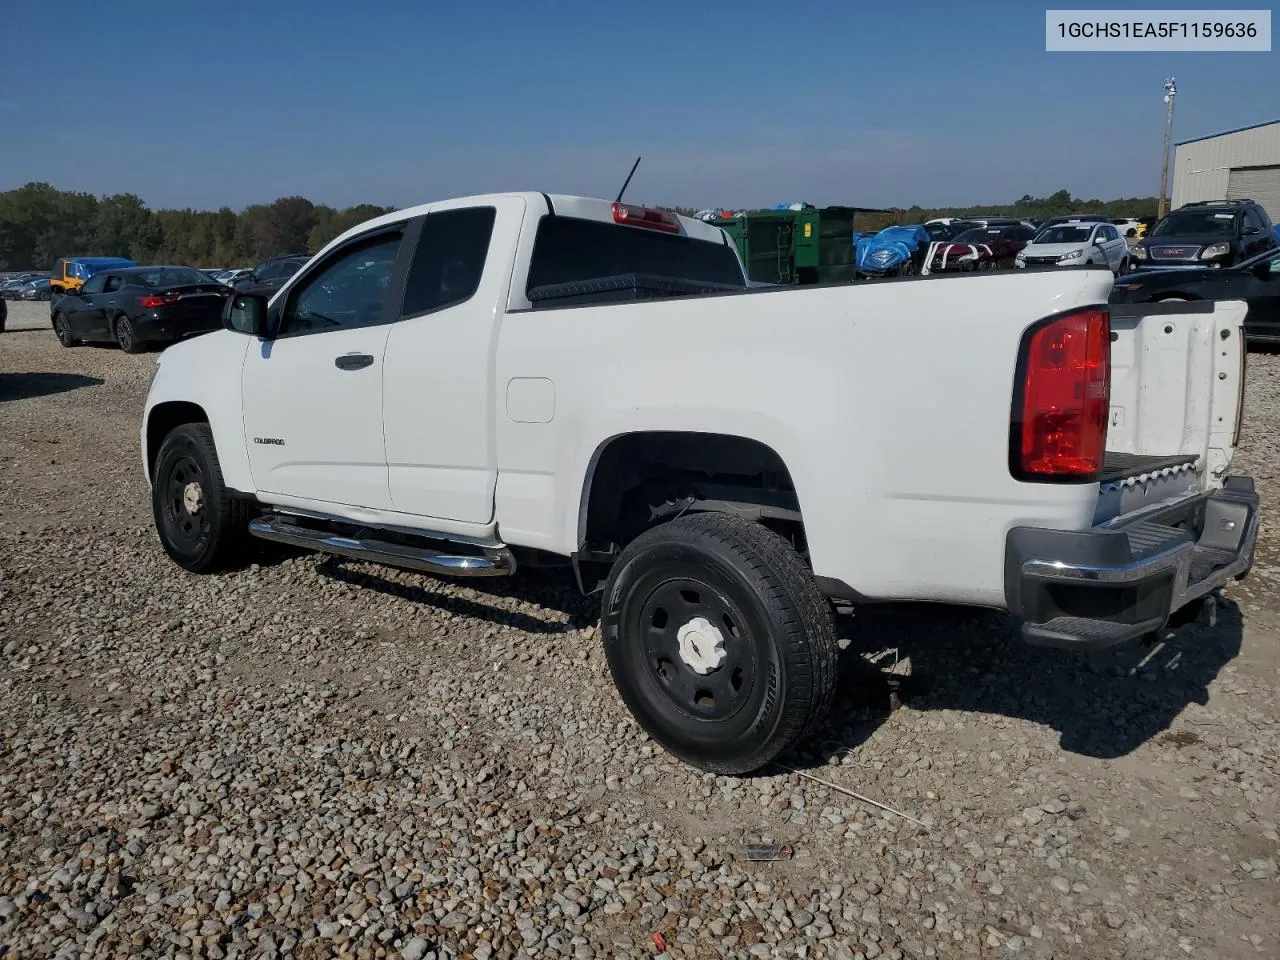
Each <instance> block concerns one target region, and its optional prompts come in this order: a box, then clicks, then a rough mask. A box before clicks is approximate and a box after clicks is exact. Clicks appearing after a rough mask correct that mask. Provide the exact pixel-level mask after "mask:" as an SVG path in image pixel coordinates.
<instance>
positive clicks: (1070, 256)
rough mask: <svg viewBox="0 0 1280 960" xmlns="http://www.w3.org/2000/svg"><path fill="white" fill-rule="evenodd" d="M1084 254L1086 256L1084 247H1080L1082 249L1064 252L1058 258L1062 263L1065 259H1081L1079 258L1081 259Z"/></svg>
mask: <svg viewBox="0 0 1280 960" xmlns="http://www.w3.org/2000/svg"><path fill="white" fill-rule="evenodd" d="M1083 256H1084V250H1083V249H1080V250H1072V251H1070V252H1068V253H1064V254H1063V255H1062V256H1060V257H1059V258H1058V262H1059V263H1062V261H1063V260H1079V259H1080V258H1081V257H1083Z"/></svg>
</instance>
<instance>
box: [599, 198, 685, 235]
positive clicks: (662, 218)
mask: <svg viewBox="0 0 1280 960" xmlns="http://www.w3.org/2000/svg"><path fill="white" fill-rule="evenodd" d="M613 222H614V223H622V224H625V225H626V226H628V227H646V228H648V229H650V230H661V231H662V232H663V233H679V232H680V218H679V217H677V216H676V215H675V214H674V213H667V212H666V211H665V210H654V209H652V208H651V207H637V206H635V205H633V204H630V203H614V205H613Z"/></svg>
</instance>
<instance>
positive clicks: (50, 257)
mask: <svg viewBox="0 0 1280 960" xmlns="http://www.w3.org/2000/svg"><path fill="white" fill-rule="evenodd" d="M392 209H393V208H391V207H380V206H377V205H375V204H371V203H362V204H359V205H358V206H354V207H347V208H346V209H342V210H339V209H335V208H334V207H330V206H327V205H326V204H322V203H321V204H317V203H312V202H311V201H310V200H308V199H306V198H305V197H281V198H280V199H279V200H276V201H275V202H274V203H266V204H254V205H252V206H249V207H246V208H245V209H244V210H241V211H240V212H238V213H237V212H236V211H234V210H232V209H231V208H230V207H223V208H222V209H220V210H192V209H186V210H151V209H150V208H148V207H147V205H146V204H145V203H144V202H143V201H142V199H141V198H140V197H137V196H135V195H134V194H132V193H118V194H114V195H112V196H106V197H102V198H101V199H99V198H98V197H95V196H94V195H93V194H90V193H79V192H75V191H70V190H58V189H55V188H54V187H52V186H50V185H49V184H47V183H28V184H26V185H25V186H23V187H19V188H18V189H16V190H8V191H5V192H3V193H0V270H47V269H49V268H50V267H52V266H53V263H54V261H55V260H57V259H58V258H59V257H72V256H75V257H93V256H106V257H128V258H129V259H131V260H136V261H137V262H138V263H182V264H189V265H191V266H196V267H231V266H252V265H254V264H255V263H259V262H261V261H262V260H265V259H267V258H268V257H274V256H280V255H282V254H287V253H314V252H315V251H317V250H319V249H320V248H321V247H323V246H324V245H325V244H326V243H328V242H329V241H330V240H332V239H333V238H334V237H336V236H338V235H339V234H341V233H342V232H343V231H345V230H347V229H349V228H351V227H354V226H355V225H356V224H358V223H362V222H363V221H365V220H368V219H370V218H371V217H377V216H381V215H382V214H384V213H389V212H390V211H391V210H392Z"/></svg>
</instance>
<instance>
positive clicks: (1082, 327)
mask: <svg viewBox="0 0 1280 960" xmlns="http://www.w3.org/2000/svg"><path fill="white" fill-rule="evenodd" d="M1020 366H1021V368H1022V370H1023V378H1022V397H1021V402H1020V403H1017V404H1015V406H1014V421H1013V428H1014V429H1013V430H1012V431H1011V433H1010V441H1011V447H1012V449H1011V450H1010V454H1011V456H1010V458H1009V459H1010V466H1011V467H1012V468H1013V474H1014V476H1016V477H1018V479H1020V480H1089V479H1092V478H1093V477H1095V476H1096V475H1097V474H1098V472H1099V471H1100V470H1101V469H1102V458H1103V454H1104V453H1105V451H1106V446H1107V419H1108V413H1109V407H1110V402H1111V314H1110V312H1109V311H1108V310H1107V308H1106V307H1090V308H1089V309H1087V310H1081V311H1078V312H1075V313H1068V314H1065V315H1063V316H1061V317H1057V318H1055V319H1053V320H1050V321H1048V322H1047V323H1045V324H1044V325H1043V326H1039V327H1036V328H1035V329H1033V330H1031V331H1030V332H1029V334H1028V335H1027V336H1026V337H1024V338H1023V341H1022V357H1021V363H1020Z"/></svg>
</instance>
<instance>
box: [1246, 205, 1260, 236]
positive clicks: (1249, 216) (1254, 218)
mask: <svg viewBox="0 0 1280 960" xmlns="http://www.w3.org/2000/svg"><path fill="white" fill-rule="evenodd" d="M1244 232H1245V233H1246V234H1250V233H1261V232H1262V221H1261V220H1259V219H1258V215H1257V214H1255V213H1254V212H1253V211H1252V210H1246V211H1245V212H1244Z"/></svg>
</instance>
